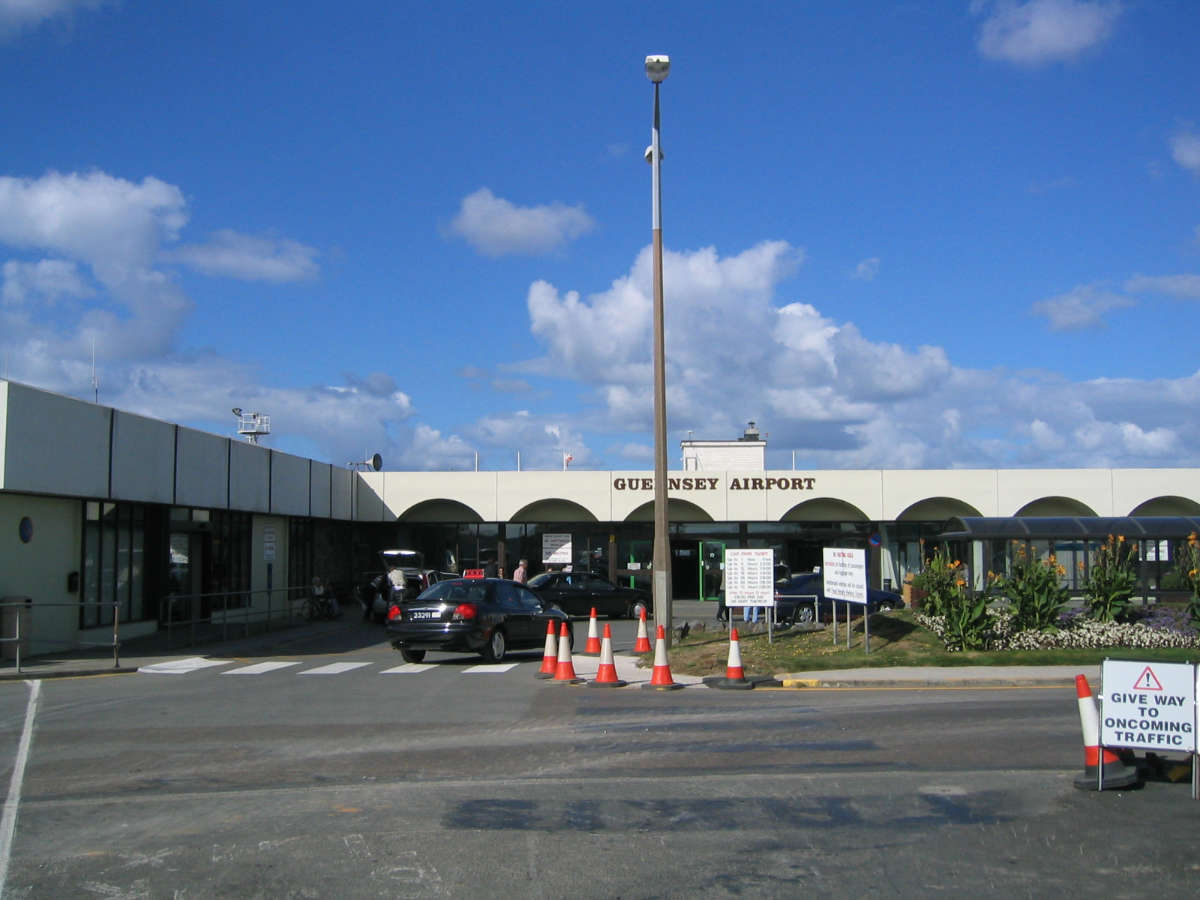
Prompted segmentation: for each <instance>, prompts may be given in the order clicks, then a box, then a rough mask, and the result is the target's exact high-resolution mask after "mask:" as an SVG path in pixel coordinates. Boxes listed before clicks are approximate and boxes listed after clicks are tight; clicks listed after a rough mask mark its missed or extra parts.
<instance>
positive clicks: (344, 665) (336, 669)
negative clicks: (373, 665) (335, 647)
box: [298, 662, 370, 675]
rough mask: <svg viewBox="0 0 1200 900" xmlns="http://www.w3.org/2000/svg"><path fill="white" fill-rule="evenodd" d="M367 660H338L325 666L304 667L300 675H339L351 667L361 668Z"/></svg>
mask: <svg viewBox="0 0 1200 900" xmlns="http://www.w3.org/2000/svg"><path fill="white" fill-rule="evenodd" d="M369 665H370V663H369V662H340V663H329V665H326V666H317V667H316V668H315V669H305V670H304V671H303V672H300V673H298V674H300V675H341V674H342V673H343V672H349V671H350V670H351V669H361V668H362V667H363V666H369Z"/></svg>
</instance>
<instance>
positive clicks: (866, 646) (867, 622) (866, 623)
mask: <svg viewBox="0 0 1200 900" xmlns="http://www.w3.org/2000/svg"><path fill="white" fill-rule="evenodd" d="M863 652H864V653H868V654H869V653H870V652H871V611H870V610H869V609H867V607H865V606H864V607H863Z"/></svg>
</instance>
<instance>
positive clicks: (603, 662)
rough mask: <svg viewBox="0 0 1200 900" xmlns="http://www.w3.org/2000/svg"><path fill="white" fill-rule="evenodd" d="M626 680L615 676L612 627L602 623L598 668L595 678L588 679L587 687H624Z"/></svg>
mask: <svg viewBox="0 0 1200 900" xmlns="http://www.w3.org/2000/svg"><path fill="white" fill-rule="evenodd" d="M626 684H628V682H625V681H622V680H621V679H620V678H618V677H617V666H616V661H615V660H614V659H613V651H612V628H611V627H609V625H608V623H607V622H605V623H604V640H603V641H602V642H601V644H600V668H598V669H597V670H596V680H595V681H589V682H588V687H609V688H615V687H625V685H626Z"/></svg>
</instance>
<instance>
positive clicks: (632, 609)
mask: <svg viewBox="0 0 1200 900" xmlns="http://www.w3.org/2000/svg"><path fill="white" fill-rule="evenodd" d="M642 613H646V615H649V614H650V610H649V609H647V608H646V604H645V603H643V602H642V601H641V600H637V601H635V602H634V603H631V604H630V605H629V618H631V619H640V618H641V617H642Z"/></svg>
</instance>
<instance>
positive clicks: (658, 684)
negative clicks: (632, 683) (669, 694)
mask: <svg viewBox="0 0 1200 900" xmlns="http://www.w3.org/2000/svg"><path fill="white" fill-rule="evenodd" d="M642 687H644V688H652V689H653V690H656V691H677V690H679V689H680V688H681V687H683V685H682V684H679V683H678V682H676V681H675V680H673V679H672V678H671V667H670V666H669V665H668V664H667V636H666V633H665V632H664V631H663V627H662V626H661V625H659V626H658V631H657V633H656V634H655V635H654V672H653V674H652V675H651V676H650V682H649V683H648V684H643V685H642Z"/></svg>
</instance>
